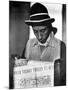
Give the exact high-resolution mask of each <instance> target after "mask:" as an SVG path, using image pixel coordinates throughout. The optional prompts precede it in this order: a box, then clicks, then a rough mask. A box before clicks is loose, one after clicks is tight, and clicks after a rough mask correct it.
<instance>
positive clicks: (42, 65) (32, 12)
mask: <svg viewBox="0 0 68 90" xmlns="http://www.w3.org/2000/svg"><path fill="white" fill-rule="evenodd" d="M66 7H67V5H66V4H60V3H47V2H36V1H35V2H34V1H33V2H29V1H12V0H9V89H26V88H46V87H55V86H57V87H58V86H66V43H67V42H66Z"/></svg>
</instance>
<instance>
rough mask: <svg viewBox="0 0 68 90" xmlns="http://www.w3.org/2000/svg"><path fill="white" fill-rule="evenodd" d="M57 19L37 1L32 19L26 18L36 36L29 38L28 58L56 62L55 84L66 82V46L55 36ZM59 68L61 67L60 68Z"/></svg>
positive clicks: (31, 10)
mask: <svg viewBox="0 0 68 90" xmlns="http://www.w3.org/2000/svg"><path fill="white" fill-rule="evenodd" d="M54 21H55V19H54V18H50V16H49V14H48V11H47V8H46V7H45V6H43V5H42V4H40V3H35V4H34V5H33V6H32V7H31V9H30V19H29V20H25V23H26V24H27V25H31V26H32V28H33V32H34V34H35V36H36V38H34V39H30V40H28V43H27V46H26V52H25V58H26V59H27V60H40V61H49V62H52V61H54V62H55V70H54V71H55V74H54V75H55V81H54V84H55V85H65V84H66V82H65V81H66V76H65V75H66V51H65V50H66V48H65V44H64V43H63V42H62V41H60V40H58V39H56V38H55V37H54V35H55V33H56V32H57V29H56V28H55V27H53V26H52V23H53V22H54ZM58 68H59V69H58Z"/></svg>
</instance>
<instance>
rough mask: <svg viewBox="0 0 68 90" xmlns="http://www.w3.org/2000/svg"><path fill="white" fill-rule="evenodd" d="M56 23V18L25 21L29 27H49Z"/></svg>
mask: <svg viewBox="0 0 68 90" xmlns="http://www.w3.org/2000/svg"><path fill="white" fill-rule="evenodd" d="M54 21H55V19H54V18H49V19H44V20H25V23H26V24H27V25H31V26H37V25H47V24H50V23H53V22H54Z"/></svg>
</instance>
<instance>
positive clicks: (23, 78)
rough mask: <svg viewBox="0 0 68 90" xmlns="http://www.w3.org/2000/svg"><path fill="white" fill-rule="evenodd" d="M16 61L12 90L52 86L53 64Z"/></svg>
mask: <svg viewBox="0 0 68 90" xmlns="http://www.w3.org/2000/svg"><path fill="white" fill-rule="evenodd" d="M22 62H23V59H21V60H17V61H16V65H15V67H14V88H31V87H32V88H33V87H49V86H54V62H42V61H34V60H31V61H28V63H27V65H23V63H22Z"/></svg>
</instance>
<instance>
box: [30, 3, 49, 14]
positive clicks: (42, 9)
mask: <svg viewBox="0 0 68 90" xmlns="http://www.w3.org/2000/svg"><path fill="white" fill-rule="evenodd" d="M37 13H48V11H47V8H46V7H45V6H44V5H42V4H40V3H35V4H34V5H33V6H32V7H31V10H30V15H33V14H37Z"/></svg>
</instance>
